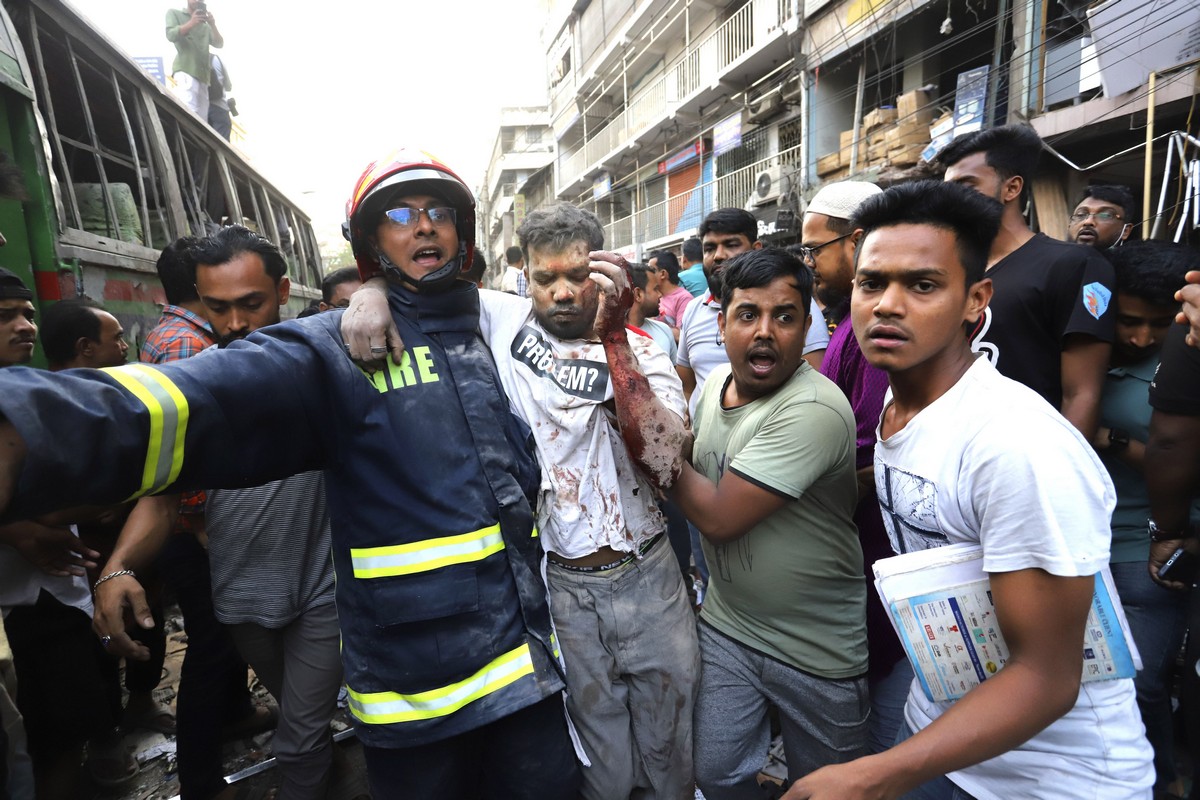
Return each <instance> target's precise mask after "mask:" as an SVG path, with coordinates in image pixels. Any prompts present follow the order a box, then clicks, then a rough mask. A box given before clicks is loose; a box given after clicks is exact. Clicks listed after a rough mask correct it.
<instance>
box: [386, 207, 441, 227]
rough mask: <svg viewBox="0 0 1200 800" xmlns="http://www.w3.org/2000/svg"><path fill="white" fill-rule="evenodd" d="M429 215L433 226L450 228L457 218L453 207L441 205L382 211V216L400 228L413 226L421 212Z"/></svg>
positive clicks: (419, 217)
mask: <svg viewBox="0 0 1200 800" xmlns="http://www.w3.org/2000/svg"><path fill="white" fill-rule="evenodd" d="M422 212H424V213H425V216H427V217H429V222H430V223H431V224H432V225H433V227H435V228H452V227H454V224H455V222H456V221H457V220H458V215H457V214H455V213H454V209H453V208H448V207H445V206H441V207H438V208H407V207H405V208H393V209H390V210H388V211H385V212H383V213H384V216H386V217H387V218H388V219H390V220H391V221H392V222H394V223H396V224H397V225H399V226H400V227H401V228H412V227H415V226H416V225H417V223H418V221H419V220H420V219H421V213H422Z"/></svg>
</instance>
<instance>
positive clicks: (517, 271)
mask: <svg viewBox="0 0 1200 800" xmlns="http://www.w3.org/2000/svg"><path fill="white" fill-rule="evenodd" d="M504 261H505V263H506V264H507V265H508V266H506V267H505V268H504V276H503V277H501V279H500V291H502V292H505V293H507V294H515V295H516V296H517V297H525V296H526V294H527V293H528V291H529V282H528V278H526V277H525V255H524V253H523V252H522V251H521V248H520V247H519V246H518V245H515V244H514V245H513V246H512V247H510V248H508V249H507V250H505V251H504Z"/></svg>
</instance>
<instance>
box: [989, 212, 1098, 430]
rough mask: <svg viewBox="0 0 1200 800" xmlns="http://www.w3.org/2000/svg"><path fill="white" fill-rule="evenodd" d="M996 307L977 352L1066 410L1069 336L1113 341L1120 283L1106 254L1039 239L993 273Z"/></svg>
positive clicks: (1006, 259) (1040, 236) (1011, 255)
mask: <svg viewBox="0 0 1200 800" xmlns="http://www.w3.org/2000/svg"><path fill="white" fill-rule="evenodd" d="M987 277H989V278H991V279H992V285H993V287H994V292H993V295H992V302H991V303H990V304H989V305H988V308H987V311H986V313H985V314H984V316H983V317H981V318H980V320H979V324H978V325H976V327H975V330H974V331H972V332H971V349H972V350H974V351H975V352H977V353H983V354H985V355H986V356H987V358H988V360H990V361H991V362H992V364H994V365H995V367H996V369H997V370H999V371H1000V374H1002V375H1004V376H1006V377H1009V378H1012V379H1013V380H1015V381H1018V382H1020V383H1023V384H1025V385H1026V386H1028V387H1029V388H1030V389H1033V390H1034V391H1035V392H1037V393H1038V394H1040V395H1041V396H1042V397H1044V398H1046V401H1047V402H1048V403H1050V405H1052V406H1054V407H1055V408H1061V407H1062V348H1063V339H1064V337H1066V336H1067V334H1071V333H1082V334H1086V335H1088V336H1094V337H1095V338H1097V339H1099V340H1101V341H1105V342H1111V341H1112V340H1113V334H1114V327H1113V326H1114V322H1113V320H1114V318H1115V316H1116V315H1115V313H1110V312H1109V308H1110V306H1111V305H1112V301H1113V299H1114V298H1113V293H1114V291H1115V287H1116V279H1115V276H1114V273H1113V268H1112V265H1111V264H1110V263H1108V260H1107V259H1106V258H1104V256H1102V255H1100V253H1098V252H1097V251H1096V250H1095V249H1094V248H1091V247H1087V246H1085V245H1080V244H1073V243H1070V242H1060V241H1057V240H1055V239H1051V238H1049V237H1048V236H1045V235H1044V234H1040V233H1039V234H1036V235H1035V236H1034V237H1033V238H1032V239H1030V240H1029V241H1028V242H1026V243H1025V244H1023V245H1021V246H1020V247H1018V248H1017V249H1016V250H1014V251H1013V252H1011V253H1009V254H1008V255H1007V256H1005V257H1004V258H1003V259H1001V260H1000V261H999V262H997V263H996V265H995V266H993V267H992V268H991V269H989V270H988V272H987Z"/></svg>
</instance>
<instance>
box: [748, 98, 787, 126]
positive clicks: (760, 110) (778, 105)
mask: <svg viewBox="0 0 1200 800" xmlns="http://www.w3.org/2000/svg"><path fill="white" fill-rule="evenodd" d="M781 110H783V98H782V97H781V96H780V95H779V92H772V93H771V94H769V95H767V96H766V97H764V98H763V99H761V100H759V101H758V102H757V103H751V104H750V105H749V106H747V107H746V122H748V123H759V122H762V121H763V120H767V119H770V118H771V117H773V116H775V115H776V114H778V113H779V112H780V111H781Z"/></svg>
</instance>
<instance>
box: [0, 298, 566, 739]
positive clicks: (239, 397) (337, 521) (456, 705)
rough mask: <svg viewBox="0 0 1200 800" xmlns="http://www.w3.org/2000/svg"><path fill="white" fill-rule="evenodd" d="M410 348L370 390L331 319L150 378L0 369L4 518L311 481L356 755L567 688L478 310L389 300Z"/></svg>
mask: <svg viewBox="0 0 1200 800" xmlns="http://www.w3.org/2000/svg"><path fill="white" fill-rule="evenodd" d="M390 302H391V308H392V313H393V316H394V317H395V319H396V323H397V325H398V326H399V329H400V333H401V336H402V337H403V339H404V345H405V349H406V354H405V358H404V360H403V363H401V364H400V365H395V364H391V363H390V362H389V364H388V366H387V367H386V368H385V369H383V370H381V371H378V372H375V373H373V374H368V373H367V372H364V371H363V370H361V369H359V368H358V367H356V366H354V365H353V364H352V363H351V361H350V359H349V357H348V356H347V355H346V352H345V350H344V348H343V346H342V343H341V338H340V336H339V333H338V324H339V322H340V320H341V314H339V313H326V314H318V315H316V316H313V317H309V318H307V319H303V320H297V321H294V322H287V323H284V324H281V325H276V326H272V327H270V328H267V329H263V330H261V331H258V332H256V333H253V334H251V335H250V336H249V337H247V338H246V339H244V340H242V341H240V342H236V343H234V344H233V345H231V346H229V347H227V348H225V349H222V350H219V351H218V350H215V349H214V350H211V351H206V352H205V353H202V354H201V355H199V356H196V357H195V358H191V359H188V360H186V361H179V362H176V363H172V364H165V365H161V366H158V367H151V366H147V365H141V364H127V365H125V366H122V367H118V368H115V369H108V370H70V371H66V372H60V373H55V374H48V373H45V372H42V371H40V370H33V369H25V368H10V369H5V370H2V371H0V413H2V414H3V415H4V416H5V417H7V418H8V419H9V420H11V421H12V422H13V423H14V425H15V426H16V427H17V429H18V430H19V431H20V433H21V434H22V435H23V438H24V439H25V441H26V443H27V446H28V451H29V452H28V456H27V457H26V461H25V467H24V469H23V471H22V473H21V477H20V481H19V486H18V493H17V497H16V498H15V499H14V504H13V506H12V507H11V511H10V513H9V514H6V515H5V518H18V517H20V516H22V515H28V514H29V513H33V512H37V511H42V510H46V509H48V508H50V507H63V506H64V505H68V504H69V505H78V504H91V503H104V502H112V501H114V500H123V499H126V498H131V497H137V496H141V495H144V494H150V493H158V492H161V491H163V490H165V489H168V488H172V487H173V488H176V489H182V488H217V487H235V486H256V485H260V484H263V483H266V482H267V481H270V480H274V479H277V478H281V477H284V476H287V475H291V474H294V473H297V472H303V471H306V470H311V469H316V468H324V469H325V470H326V476H327V491H328V493H329V510H330V517H331V521H332V529H333V560H334V565H335V567H336V574H337V608H338V616H339V619H340V623H341V629H342V648H343V650H342V656H343V662H344V665H345V678H346V683H347V685H348V687H349V690H350V707H351V710H352V712H353V715H354V717H355V718H356V720H357V722H358V732H359V736H360V738H361V739H362V740H363V741H364V743H366V744H368V745H371V746H375V747H406V746H412V745H417V744H424V743H427V742H433V741H438V740H440V739H444V738H447V737H449V736H453V735H456V734H459V733H462V732H464V731H468V730H471V729H474V728H476V727H479V726H481V725H484V724H486V723H489V722H492V721H494V720H496V719H499V718H501V717H503V716H506V715H508V714H510V713H512V712H514V711H516V710H518V709H521V708H524V707H526V706H529V705H532V704H533V703H535V702H538V701H539V700H541V699H544V698H545V697H548V696H549V695H551V694H553V693H555V692H557V691H559V690H561V689H562V687H563V683H562V679H561V674H560V669H559V667H558V663H557V660H556V658H555V646H554V643H553V637H552V633H551V626H550V615H549V610H548V607H547V601H546V591H545V586H544V583H543V582H542V579H541V575H540V570H539V561H540V550H539V546H538V540H537V538H536V537H537V531H536V529H535V527H534V514H533V511H532V510H531V507H530V504H531V498H533V497H535V496H536V490H537V484H538V468H537V463H536V461H535V456H534V455H533V453H534V450H533V444H532V440H531V438H530V435H529V430H528V429H527V428H526V427H525V426H524V424H523V423H522V422H520V421H519V420H518V419H517V418H516V417H514V416H513V415H512V414H511V413H510V411H509V407H508V400H507V399H506V398H505V396H504V393H503V390H502V389H501V386H500V382H499V379H498V378H497V375H496V371H495V366H494V364H493V362H492V358H491V354H490V352H489V351H488V350H487V348H486V347H485V346H484V344H483V342H482V340H481V339H480V338H479V336H478V334H477V333H476V328H477V324H478V294H477V292H476V290H475V288H474V287H473V286H468V285H467V284H465V283H462V282H459V283H458V284H457V285H456V287H455V288H454V289H453V290H452V291H450V292H449V293H447V294H443V295H431V296H430V295H422V296H418V295H414V294H410V293H408V292H406V291H405V290H403V289H400V288H396V287H393V288H392V289H391V294H390Z"/></svg>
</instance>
